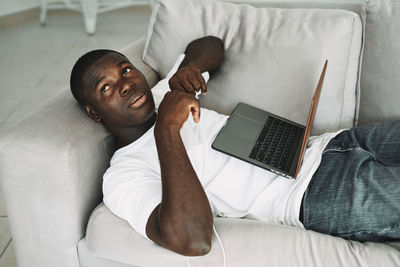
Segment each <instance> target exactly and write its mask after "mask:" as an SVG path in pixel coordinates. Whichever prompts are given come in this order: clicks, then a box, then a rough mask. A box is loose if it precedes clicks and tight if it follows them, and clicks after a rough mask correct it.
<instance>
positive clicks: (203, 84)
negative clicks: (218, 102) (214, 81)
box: [198, 72, 207, 95]
mask: <svg viewBox="0 0 400 267" xmlns="http://www.w3.org/2000/svg"><path fill="white" fill-rule="evenodd" d="M198 81H199V82H200V88H201V93H202V94H203V95H205V94H206V93H207V84H206V80H204V77H203V75H201V73H200V72H199V75H198Z"/></svg>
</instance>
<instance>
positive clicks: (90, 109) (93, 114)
mask: <svg viewBox="0 0 400 267" xmlns="http://www.w3.org/2000/svg"><path fill="white" fill-rule="evenodd" d="M83 109H84V110H85V112H86V114H87V115H88V116H89V117H90V118H92V119H93V120H94V121H95V122H101V118H100V116H99V114H98V113H97V111H96V110H95V109H94V108H93V107H92V106H91V105H83Z"/></svg>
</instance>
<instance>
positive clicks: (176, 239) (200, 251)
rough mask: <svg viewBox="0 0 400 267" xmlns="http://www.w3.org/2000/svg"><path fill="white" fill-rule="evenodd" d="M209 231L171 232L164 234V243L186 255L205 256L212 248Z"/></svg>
mask: <svg viewBox="0 0 400 267" xmlns="http://www.w3.org/2000/svg"><path fill="white" fill-rule="evenodd" d="M207 232H208V231H204V232H202V231H195V233H185V234H182V233H181V234H177V232H170V233H169V234H166V235H164V238H163V239H164V242H163V245H164V246H165V247H166V248H168V249H170V250H172V251H175V252H177V253H179V254H182V255H184V256H203V255H206V254H207V253H208V252H210V250H211V234H210V233H207ZM164 234H165V233H164Z"/></svg>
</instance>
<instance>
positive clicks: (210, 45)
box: [169, 36, 224, 94]
mask: <svg viewBox="0 0 400 267" xmlns="http://www.w3.org/2000/svg"><path fill="white" fill-rule="evenodd" d="M185 54H186V56H185V58H184V60H183V61H182V63H181V65H179V69H178V71H177V72H176V73H175V74H174V75H173V76H172V77H171V79H170V80H169V86H170V88H171V90H181V91H185V92H188V93H194V92H195V91H198V90H199V89H201V92H202V93H203V94H205V93H206V92H207V86H206V83H205V81H204V78H203V77H202V76H201V73H203V72H205V71H209V72H211V71H213V70H216V69H218V68H219V66H221V64H222V62H223V60H224V45H223V42H222V40H221V39H219V38H218V37H214V36H207V37H203V38H200V39H197V40H194V41H192V42H191V43H189V45H188V46H187V47H186V50H185Z"/></svg>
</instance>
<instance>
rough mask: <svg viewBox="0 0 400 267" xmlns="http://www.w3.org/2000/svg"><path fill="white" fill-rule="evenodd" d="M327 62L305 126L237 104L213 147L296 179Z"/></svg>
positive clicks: (312, 121)
mask: <svg viewBox="0 0 400 267" xmlns="http://www.w3.org/2000/svg"><path fill="white" fill-rule="evenodd" d="M327 66H328V60H326V61H325V64H324V67H323V70H322V73H321V76H320V78H319V82H318V85H317V88H316V89H315V93H314V96H313V98H312V101H311V106H310V111H309V114H308V119H307V124H306V126H303V125H300V124H298V123H295V122H292V121H290V120H287V119H285V118H282V117H280V116H277V115H274V114H272V113H269V112H267V111H264V110H261V109H258V108H256V107H253V106H250V105H247V104H245V103H239V104H238V105H237V106H236V108H235V109H234V110H233V112H232V114H231V115H230V117H229V119H228V120H227V122H226V124H225V126H224V127H223V128H222V129H221V131H220V132H219V133H218V135H217V137H216V138H215V140H214V142H213V143H212V148H213V149H215V150H218V151H220V152H223V153H226V154H228V155H230V156H233V157H236V158H238V159H241V160H244V161H246V162H249V163H251V164H254V165H256V166H259V167H261V168H264V169H267V170H269V171H272V172H274V173H277V174H278V175H281V176H283V177H287V178H294V179H296V177H297V174H298V172H299V169H300V166H301V162H302V159H303V154H304V151H305V147H306V145H307V141H308V138H309V136H310V133H311V129H312V126H313V123H314V117H315V113H316V111H317V107H318V102H319V97H320V95H321V89H322V85H323V83H324V78H325V72H326V68H327Z"/></svg>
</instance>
